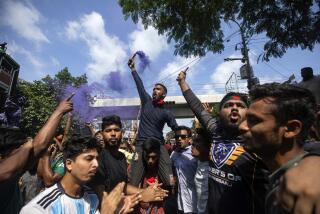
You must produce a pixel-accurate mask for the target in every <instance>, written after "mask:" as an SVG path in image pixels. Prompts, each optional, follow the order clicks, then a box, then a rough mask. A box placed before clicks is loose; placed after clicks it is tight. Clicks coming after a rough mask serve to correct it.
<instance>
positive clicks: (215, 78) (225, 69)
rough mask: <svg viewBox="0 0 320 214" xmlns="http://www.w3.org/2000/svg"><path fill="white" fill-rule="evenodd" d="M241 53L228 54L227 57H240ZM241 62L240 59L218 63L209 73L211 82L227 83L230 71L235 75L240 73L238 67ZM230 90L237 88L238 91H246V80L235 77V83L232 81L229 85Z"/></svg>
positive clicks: (250, 56)
mask: <svg viewBox="0 0 320 214" xmlns="http://www.w3.org/2000/svg"><path fill="white" fill-rule="evenodd" d="M241 57H242V55H240V54H238V53H237V54H232V55H230V56H228V58H241ZM249 59H250V60H251V61H252V55H251V54H249ZM242 65H243V63H242V62H241V61H240V60H234V61H226V62H223V63H220V64H219V65H218V66H217V67H216V69H215V70H214V71H213V73H212V74H211V77H210V78H211V81H212V82H213V84H223V83H227V81H228V79H229V78H230V77H231V75H232V73H235V74H236V75H237V76H239V75H240V67H241V66H242ZM230 87H231V88H232V90H237V88H238V89H239V91H240V92H247V81H246V80H239V78H237V84H235V81H233V84H231V86H230Z"/></svg>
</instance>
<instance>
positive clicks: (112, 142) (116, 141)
mask: <svg viewBox="0 0 320 214" xmlns="http://www.w3.org/2000/svg"><path fill="white" fill-rule="evenodd" d="M120 141H121V140H120V139H117V138H111V139H108V141H107V145H108V146H109V147H119V145H120Z"/></svg>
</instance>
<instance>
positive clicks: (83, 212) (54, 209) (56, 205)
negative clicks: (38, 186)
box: [20, 183, 99, 214]
mask: <svg viewBox="0 0 320 214" xmlns="http://www.w3.org/2000/svg"><path fill="white" fill-rule="evenodd" d="M98 205H99V200H98V197H97V195H96V194H95V193H94V192H93V191H92V190H91V189H89V188H87V187H84V188H83V196H82V197H81V198H73V197H71V196H68V195H67V194H66V193H65V191H64V189H63V187H62V186H61V184H60V183H57V184H55V185H53V186H52V187H49V188H47V189H46V190H44V191H43V192H41V193H40V194H39V195H37V196H36V197H35V198H34V199H33V200H32V201H30V202H29V203H28V204H27V205H26V206H24V207H23V208H22V210H21V211H20V214H26V213H28V214H29V213H30V214H37V213H48V214H49V213H50V214H67V213H70V214H71V213H77V214H93V213H99V210H98Z"/></svg>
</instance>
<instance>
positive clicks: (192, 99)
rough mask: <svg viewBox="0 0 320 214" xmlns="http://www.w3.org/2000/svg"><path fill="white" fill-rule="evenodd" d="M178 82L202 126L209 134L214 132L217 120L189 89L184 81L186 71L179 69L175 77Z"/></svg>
mask: <svg viewBox="0 0 320 214" xmlns="http://www.w3.org/2000/svg"><path fill="white" fill-rule="evenodd" d="M177 81H178V84H179V86H180V89H181V91H182V94H183V96H184V98H185V99H186V101H187V103H188V105H189V107H190V108H191V110H192V111H193V113H194V114H195V115H196V117H197V118H198V120H199V121H200V123H201V124H202V126H203V127H205V128H206V129H207V131H208V132H210V133H211V134H215V131H216V128H217V121H216V120H215V119H214V118H213V117H212V115H211V114H210V113H209V112H208V111H207V110H206V109H205V108H204V107H203V105H202V103H201V101H200V100H199V98H198V97H197V96H196V95H195V94H194V93H193V91H192V90H191V89H190V87H189V85H188V83H187V82H186V72H185V71H181V72H180V73H179V75H178V77H177Z"/></svg>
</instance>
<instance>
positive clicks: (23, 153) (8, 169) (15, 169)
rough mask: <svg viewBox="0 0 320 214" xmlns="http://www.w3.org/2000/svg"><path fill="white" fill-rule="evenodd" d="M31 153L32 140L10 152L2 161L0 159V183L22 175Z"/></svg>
mask: <svg viewBox="0 0 320 214" xmlns="http://www.w3.org/2000/svg"><path fill="white" fill-rule="evenodd" d="M31 151H32V140H30V141H28V142H26V143H25V144H23V145H22V146H20V147H19V148H18V149H16V150H14V151H12V152H11V153H10V154H9V155H8V156H7V157H5V158H4V159H2V160H1V159H0V172H1V173H0V183H1V182H5V181H7V180H9V179H10V178H12V177H13V176H15V175H16V174H17V173H22V172H23V170H24V168H25V167H26V165H27V160H28V159H29V156H30V154H31Z"/></svg>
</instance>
